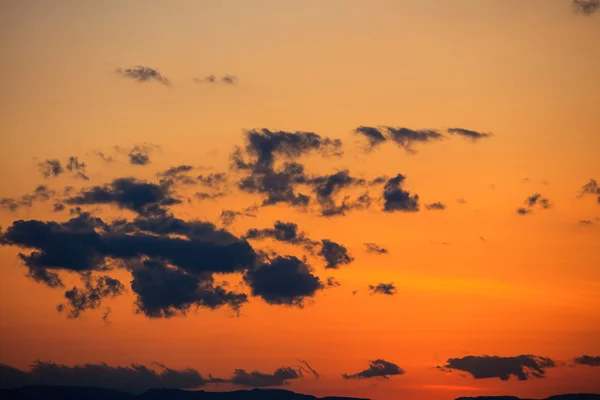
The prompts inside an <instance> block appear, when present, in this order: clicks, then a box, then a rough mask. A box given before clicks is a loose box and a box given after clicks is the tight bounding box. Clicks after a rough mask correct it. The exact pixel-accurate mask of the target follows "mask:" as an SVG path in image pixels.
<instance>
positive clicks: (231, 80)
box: [193, 75, 238, 85]
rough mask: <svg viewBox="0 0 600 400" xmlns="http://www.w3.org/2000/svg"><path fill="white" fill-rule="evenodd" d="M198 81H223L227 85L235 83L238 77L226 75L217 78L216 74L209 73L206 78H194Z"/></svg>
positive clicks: (215, 82)
mask: <svg viewBox="0 0 600 400" xmlns="http://www.w3.org/2000/svg"><path fill="white" fill-rule="evenodd" d="M193 80H194V82H196V83H211V84H217V83H223V84H227V85H235V84H236V83H237V81H238V78H237V77H236V76H234V75H224V76H222V77H221V78H217V77H216V76H215V75H208V76H205V77H204V78H193Z"/></svg>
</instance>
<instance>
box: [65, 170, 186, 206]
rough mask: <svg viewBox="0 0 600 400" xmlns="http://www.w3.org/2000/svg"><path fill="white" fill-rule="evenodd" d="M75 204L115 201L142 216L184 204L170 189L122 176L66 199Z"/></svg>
mask: <svg viewBox="0 0 600 400" xmlns="http://www.w3.org/2000/svg"><path fill="white" fill-rule="evenodd" d="M65 203H67V204H71V205H80V206H81V205H95V204H114V205H116V206H118V207H119V208H124V209H128V210H131V211H135V212H137V213H138V214H140V215H158V214H165V213H166V210H165V207H167V206H171V205H175V204H180V203H181V200H179V199H176V198H174V197H173V196H172V193H171V191H170V189H169V188H165V187H163V186H160V185H156V184H154V183H150V182H146V181H138V180H136V179H135V178H118V179H115V180H114V181H112V182H111V183H109V184H105V185H102V186H92V187H91V188H87V189H82V190H81V191H80V192H79V193H78V194H77V195H75V196H72V197H69V198H67V199H65Z"/></svg>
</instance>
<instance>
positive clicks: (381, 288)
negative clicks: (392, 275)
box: [369, 282, 398, 296]
mask: <svg viewBox="0 0 600 400" xmlns="http://www.w3.org/2000/svg"><path fill="white" fill-rule="evenodd" d="M369 290H370V291H371V294H385V295H388V296H393V295H395V294H396V293H398V289H397V288H396V285H394V283H393V282H392V283H379V284H377V285H369Z"/></svg>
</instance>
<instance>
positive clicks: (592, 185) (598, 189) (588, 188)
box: [579, 179, 600, 204]
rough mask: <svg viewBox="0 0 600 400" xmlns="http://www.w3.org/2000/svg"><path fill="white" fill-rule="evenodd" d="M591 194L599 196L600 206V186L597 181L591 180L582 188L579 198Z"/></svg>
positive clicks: (599, 202)
mask: <svg viewBox="0 0 600 400" xmlns="http://www.w3.org/2000/svg"><path fill="white" fill-rule="evenodd" d="M588 194H591V195H592V196H598V204H600V186H598V182H596V180H595V179H590V181H589V182H588V183H586V184H585V185H583V187H582V188H581V192H580V193H579V197H582V196H585V195H588Z"/></svg>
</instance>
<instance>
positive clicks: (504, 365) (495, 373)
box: [438, 354, 556, 381]
mask: <svg viewBox="0 0 600 400" xmlns="http://www.w3.org/2000/svg"><path fill="white" fill-rule="evenodd" d="M555 365H556V364H555V362H554V361H553V360H551V359H550V358H547V357H540V356H534V355H531V354H522V355H519V356H515V357H500V356H466V357H462V358H449V359H448V361H446V364H445V365H444V366H443V367H438V368H439V369H441V370H444V371H453V370H456V371H463V372H467V373H469V374H471V375H472V376H473V378H475V379H484V378H500V379H501V380H503V381H506V380H508V379H509V378H510V376H511V375H514V376H516V377H517V379H518V380H520V381H524V380H527V379H528V378H530V377H535V378H543V377H544V374H545V372H546V371H545V370H546V368H551V367H554V366H555Z"/></svg>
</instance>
